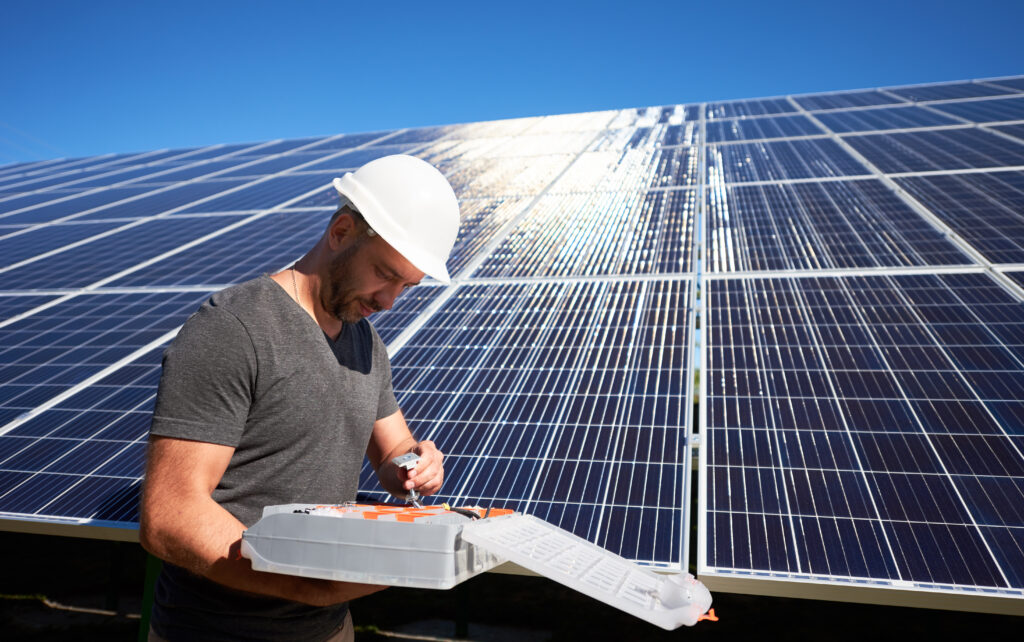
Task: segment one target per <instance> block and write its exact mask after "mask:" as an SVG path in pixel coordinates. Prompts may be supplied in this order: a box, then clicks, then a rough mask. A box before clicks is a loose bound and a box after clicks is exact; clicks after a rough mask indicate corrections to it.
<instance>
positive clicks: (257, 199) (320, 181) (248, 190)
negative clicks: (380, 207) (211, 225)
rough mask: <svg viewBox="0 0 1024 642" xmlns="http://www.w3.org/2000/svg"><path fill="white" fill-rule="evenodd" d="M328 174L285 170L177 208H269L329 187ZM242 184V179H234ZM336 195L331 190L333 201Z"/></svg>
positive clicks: (207, 210) (329, 175)
mask: <svg viewBox="0 0 1024 642" xmlns="http://www.w3.org/2000/svg"><path fill="white" fill-rule="evenodd" d="M332 178H333V175H332V174H285V175H282V176H274V177H272V178H267V179H260V180H256V181H253V182H250V183H245V186H244V187H242V188H241V189H238V190H235V191H233V192H231V193H229V194H224V195H222V196H218V197H216V198H211V199H210V200H207V201H203V202H202V203H196V204H194V205H190V206H189V207H186V208H184V209H182V210H181V213H189V212H244V211H248V210H258V209H269V208H271V207H274V206H276V205H281V204H283V203H285V202H287V201H289V200H291V199H293V198H297V197H299V196H301V195H303V194H305V193H306V192H308V191H310V190H313V189H316V188H317V187H318V186H323V188H324V189H325V190H327V189H330V190H331V191H334V188H332V187H330V184H331V179H332ZM235 180H236V181H241V183H235V184H234V185H238V184H242V183H244V182H245V180H246V179H235ZM337 200H338V197H337V192H335V196H334V202H335V203H337Z"/></svg>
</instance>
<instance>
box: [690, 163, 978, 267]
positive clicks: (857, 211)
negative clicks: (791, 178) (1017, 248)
mask: <svg viewBox="0 0 1024 642" xmlns="http://www.w3.org/2000/svg"><path fill="white" fill-rule="evenodd" d="M708 199H709V200H708V206H707V212H708V227H707V232H706V238H707V244H708V253H707V261H708V263H707V270H708V271H709V272H737V271H738V272H743V271H750V270H814V269H819V270H821V269H836V268H867V267H879V266H909V265H956V264H960V265H963V264H970V263H973V261H971V259H970V258H969V257H968V256H967V255H966V254H964V253H963V252H962V251H961V250H959V249H957V247H956V246H955V245H953V244H952V243H951V242H950V241H949V240H948V239H946V238H945V237H944V235H943V234H942V233H941V232H940V231H939V230H937V229H935V227H934V226H932V225H931V224H930V223H928V222H927V221H925V220H924V219H923V218H921V216H919V215H918V214H917V213H916V212H914V211H913V210H912V209H911V208H910V207H909V206H908V205H907V204H906V203H904V202H903V201H902V200H900V198H899V197H898V196H897V195H896V194H894V193H893V192H892V190H890V189H889V188H888V187H886V186H885V185H883V184H882V183H881V182H879V181H877V180H861V181H833V182H828V183H791V184H783V185H779V184H768V185H755V186H744V185H731V186H728V187H725V186H721V187H719V188H718V189H712V190H709V191H708Z"/></svg>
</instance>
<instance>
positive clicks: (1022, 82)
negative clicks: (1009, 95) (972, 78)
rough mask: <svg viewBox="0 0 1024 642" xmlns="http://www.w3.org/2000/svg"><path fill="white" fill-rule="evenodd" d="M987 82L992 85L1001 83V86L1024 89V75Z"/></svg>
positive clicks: (1018, 89)
mask: <svg viewBox="0 0 1024 642" xmlns="http://www.w3.org/2000/svg"><path fill="white" fill-rule="evenodd" d="M986 82H987V83H988V84H990V85H999V86H1001V87H1006V88H1007V89H1013V90H1016V91H1018V92H1021V91H1024V77H1021V76H1018V77H1017V78H1002V79H1000V80H988V81H986Z"/></svg>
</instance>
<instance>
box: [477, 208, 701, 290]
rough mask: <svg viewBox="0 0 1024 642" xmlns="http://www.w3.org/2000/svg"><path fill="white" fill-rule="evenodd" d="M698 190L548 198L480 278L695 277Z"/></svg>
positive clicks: (510, 236) (489, 260)
mask: <svg viewBox="0 0 1024 642" xmlns="http://www.w3.org/2000/svg"><path fill="white" fill-rule="evenodd" d="M696 209H697V193H696V190H692V189H687V190H670V191H661V190H657V191H649V192H646V193H645V192H642V191H634V192H605V193H591V194H587V193H582V194H564V195H547V196H543V197H541V198H540V199H539V200H538V201H537V203H536V204H535V205H534V206H533V207H531V208H530V211H529V213H528V214H527V215H526V217H525V218H523V220H522V221H520V222H519V224H518V225H517V226H516V227H515V229H513V230H512V231H511V232H510V233H509V234H508V236H507V237H506V238H505V240H504V241H503V242H502V243H501V245H500V246H498V248H497V249H495V250H494V251H493V252H492V253H491V254H490V255H489V256H488V258H487V259H486V260H485V261H484V262H483V264H482V265H481V266H480V268H479V269H478V270H477V271H476V272H474V273H473V276H474V277H513V276H582V275H608V274H664V273H679V272H688V271H689V270H690V269H691V266H692V265H693V251H692V245H693V233H694V219H695V213H696Z"/></svg>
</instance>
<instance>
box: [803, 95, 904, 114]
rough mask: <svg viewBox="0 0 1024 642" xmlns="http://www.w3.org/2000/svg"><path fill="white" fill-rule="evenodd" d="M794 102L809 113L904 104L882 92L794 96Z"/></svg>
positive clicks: (900, 100)
mask: <svg viewBox="0 0 1024 642" xmlns="http://www.w3.org/2000/svg"><path fill="white" fill-rule="evenodd" d="M793 100H795V101H796V102H797V103H799V105H800V106H801V107H803V108H804V109H806V110H808V111H817V110H823V109H843V108H847V107H870V106H872V105H891V104H893V103H901V102H903V101H902V99H900V98H897V97H895V96H892V95H889V94H883V93H882V92H880V91H847V92H841V93H836V94H817V95H810V96H793Z"/></svg>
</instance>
